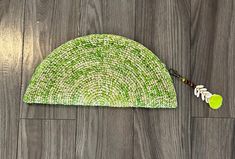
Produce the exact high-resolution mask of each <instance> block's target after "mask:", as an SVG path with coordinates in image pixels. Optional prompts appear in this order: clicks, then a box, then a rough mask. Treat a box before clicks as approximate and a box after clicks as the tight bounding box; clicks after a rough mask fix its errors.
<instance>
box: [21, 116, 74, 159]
mask: <svg viewBox="0 0 235 159" xmlns="http://www.w3.org/2000/svg"><path fill="white" fill-rule="evenodd" d="M75 125H76V121H75V120H32V119H31V120H27V119H21V120H20V128H19V129H20V131H19V142H18V157H17V158H18V159H46V158H48V159H64V158H66V159H74V156H75V128H76V126H75Z"/></svg>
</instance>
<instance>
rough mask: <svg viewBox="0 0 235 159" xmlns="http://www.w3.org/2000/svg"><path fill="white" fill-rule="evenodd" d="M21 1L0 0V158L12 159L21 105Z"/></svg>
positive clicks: (22, 8)
mask: <svg viewBox="0 0 235 159" xmlns="http://www.w3.org/2000/svg"><path fill="white" fill-rule="evenodd" d="M23 15H24V1H23V0H14V1H10V0H3V1H0V39H1V40H0V125H1V128H0V158H1V159H15V158H16V152H17V133H18V117H19V105H20V93H21V92H20V88H21V87H20V86H21V64H22V62H21V61H22V44H23V42H22V40H23Z"/></svg>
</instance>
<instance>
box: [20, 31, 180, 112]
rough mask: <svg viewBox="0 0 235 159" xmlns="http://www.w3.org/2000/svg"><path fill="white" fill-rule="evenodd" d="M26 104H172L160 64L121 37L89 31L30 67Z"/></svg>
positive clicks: (169, 82)
mask: <svg viewBox="0 0 235 159" xmlns="http://www.w3.org/2000/svg"><path fill="white" fill-rule="evenodd" d="M23 100H24V102H26V103H41V104H63V105H85V106H111V107H145V108H175V107H176V106H177V100H176V93H175V89H174V86H173V83H172V79H171V77H170V75H169V72H168V70H167V69H166V68H165V65H164V64H163V63H162V62H161V61H160V60H159V59H158V57H157V56H156V55H154V54H153V53H152V52H151V51H150V50H149V49H147V48H146V47H144V46H143V45H141V44H140V43H138V42H135V41H133V40H130V39H127V38H125V37H122V36H117V35H110V34H92V35H88V36H83V37H79V38H77V39H74V40H71V41H69V42H67V43H65V44H63V45H61V46H59V47H58V48H56V49H55V50H54V51H53V52H52V53H51V54H50V55H49V56H48V57H47V58H46V59H45V60H44V61H43V62H42V63H41V64H40V65H39V66H38V67H37V69H36V70H35V72H34V74H33V76H32V79H31V81H30V84H29V86H28V88H27V90H26V93H25V94H24V98H23Z"/></svg>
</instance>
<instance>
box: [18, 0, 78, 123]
mask: <svg viewBox="0 0 235 159" xmlns="http://www.w3.org/2000/svg"><path fill="white" fill-rule="evenodd" d="M79 3H80V2H79V1H75V0H68V1H59V0H52V1H45V0H43V1H41V0H32V1H31V0H27V1H26V7H25V25H24V27H25V34H24V55H23V85H22V88H23V92H25V90H26V87H27V85H28V83H29V80H30V79H31V76H32V74H33V72H34V70H35V68H36V66H38V65H39V64H40V63H41V61H42V60H43V59H45V58H46V56H47V55H48V54H49V53H50V52H51V51H52V50H53V49H55V48H56V47H57V46H59V45H61V44H62V43H64V42H66V41H68V40H70V39H73V38H75V37H77V36H78V32H79V27H78V26H79V19H80V12H79V11H78V10H79V9H80V8H79ZM21 118H50V119H75V118H76V108H75V107H72V106H48V105H47V106H45V105H39V104H37V105H28V104H25V103H23V102H22V106H21Z"/></svg>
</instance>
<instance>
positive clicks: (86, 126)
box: [76, 0, 135, 159]
mask: <svg viewBox="0 0 235 159" xmlns="http://www.w3.org/2000/svg"><path fill="white" fill-rule="evenodd" d="M81 13H82V14H81V25H80V31H81V35H87V34H91V33H110V34H119V35H123V36H126V37H129V38H131V39H133V38H134V30H135V1H134V0H122V1H109V0H104V1H102V0H88V1H85V0H82V1H81ZM77 109H78V113H77V137H76V138H77V144H76V145H77V148H76V157H77V158H80V159H94V158H102V159H110V158H112V159H120V158H122V159H130V158H133V109H121V108H102V107H97V108H94V107H90V108H85V107H78V108H77Z"/></svg>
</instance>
